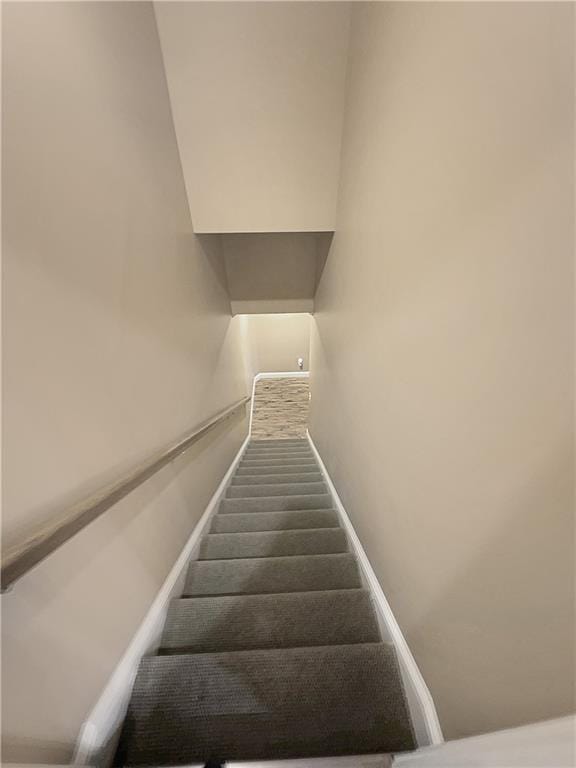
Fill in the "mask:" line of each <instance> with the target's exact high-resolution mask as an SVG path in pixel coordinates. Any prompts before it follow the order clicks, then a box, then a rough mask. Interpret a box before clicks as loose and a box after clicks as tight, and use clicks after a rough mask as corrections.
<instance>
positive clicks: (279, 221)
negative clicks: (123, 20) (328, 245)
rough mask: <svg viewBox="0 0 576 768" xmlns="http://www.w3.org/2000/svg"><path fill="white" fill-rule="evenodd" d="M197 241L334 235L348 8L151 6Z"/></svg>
mask: <svg viewBox="0 0 576 768" xmlns="http://www.w3.org/2000/svg"><path fill="white" fill-rule="evenodd" d="M155 8H156V16H157V19H158V26H159V30H160V37H161V40H162V50H163V54H164V61H165V64H166V72H167V77H168V85H169V88H170V95H171V101H172V109H173V113H174V122H175V125H176V133H177V136H178V142H179V147H180V155H181V158H182V166H183V169H184V176H185V179H186V188H187V191H188V199H189V201H190V209H191V211H192V220H193V222H194V230H195V231H196V232H292V231H300V230H301V231H315V230H330V229H333V228H334V215H335V209H336V195H337V186H338V170H339V159H340V139H341V128H342V110H343V103H344V80H345V69H346V55H347V43H348V22H349V6H348V4H347V3H339V2H335V3H331V2H327V3H317V2H302V3H293V2H278V3H276V2H274V3H260V2H246V3H244V2H243V3H235V2H232V3H230V2H223V3H180V2H161V3H155Z"/></svg>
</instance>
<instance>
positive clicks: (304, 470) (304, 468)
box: [234, 463, 318, 479]
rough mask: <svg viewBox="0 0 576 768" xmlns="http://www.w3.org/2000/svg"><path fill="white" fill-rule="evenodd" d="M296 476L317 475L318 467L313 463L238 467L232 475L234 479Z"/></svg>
mask: <svg viewBox="0 0 576 768" xmlns="http://www.w3.org/2000/svg"><path fill="white" fill-rule="evenodd" d="M296 472H297V473H298V474H310V473H312V474H317V473H318V465H317V464H315V463H310V464H305V465H302V464H289V465H288V466H286V465H281V466H274V465H273V466H264V467H261V466H255V467H250V466H248V467H243V466H242V465H240V466H239V467H238V469H237V470H236V474H235V475H234V479H236V478H240V477H244V476H245V475H276V474H278V475H284V474H286V475H289V474H293V473H296Z"/></svg>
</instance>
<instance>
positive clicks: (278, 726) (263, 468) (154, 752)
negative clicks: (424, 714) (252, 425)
mask: <svg viewBox="0 0 576 768" xmlns="http://www.w3.org/2000/svg"><path fill="white" fill-rule="evenodd" d="M415 746H416V745H415V742H414V736H413V731H412V726H411V722H410V718H409V714H408V710H407V707H406V701H405V698H404V693H403V689H402V684H401V681H400V676H399V671H398V664H397V660H396V656H395V652H394V650H393V648H392V646H390V645H387V644H385V643H383V642H382V640H381V638H380V633H379V630H378V625H377V623H376V618H375V615H374V610H373V607H372V604H371V600H370V595H369V593H368V592H367V590H366V589H364V588H363V587H362V582H361V580H360V575H359V571H358V566H357V563H356V560H355V558H354V556H353V555H352V554H351V553H350V552H349V551H348V542H347V538H346V534H345V532H344V530H343V529H342V528H341V527H340V524H339V519H338V514H337V512H336V511H335V510H334V509H333V504H332V497H331V495H330V494H329V492H328V489H327V487H326V485H325V483H324V481H323V477H322V474H321V472H320V468H319V467H318V464H317V462H316V460H315V459H314V456H313V454H312V452H311V450H310V447H309V444H308V442H307V441H306V440H266V441H263V440H259V441H251V442H250V443H249V445H248V448H247V449H246V452H245V453H244V455H243V457H242V461H241V462H240V464H239V467H238V469H237V471H236V474H235V475H234V477H233V479H232V481H231V483H230V485H229V486H228V488H227V491H226V498H225V499H224V500H223V501H222V502H221V503H220V508H219V511H218V514H217V515H215V517H214V518H213V521H212V524H211V527H210V533H208V534H207V535H206V536H205V537H204V540H203V541H202V543H201V547H200V554H199V559H198V560H196V561H194V562H192V563H191V565H190V568H189V571H188V575H187V580H186V586H185V589H184V594H183V596H182V598H180V599H178V600H175V601H174V602H173V604H172V605H171V607H170V611H169V614H168V618H167V621H166V626H165V629H164V634H163V637H162V641H161V646H160V649H159V651H158V655H157V656H151V657H147V658H145V659H144V660H143V661H142V664H141V667H140V670H139V672H138V675H137V678H136V682H135V685H134V690H133V694H132V699H131V702H130V706H129V710H128V714H127V717H126V721H125V724H124V729H123V732H122V735H121V739H120V745H119V749H118V752H117V755H116V764H117V765H126V766H129V765H134V766H136V765H146V766H167V765H178V764H190V763H205V762H206V761H208V760H209V759H212V760H216V761H230V760H266V759H281V758H298V757H320V756H335V755H346V754H363V753H364V754H365V753H371V752H382V753H390V752H399V751H402V750H409V749H414V748H415Z"/></svg>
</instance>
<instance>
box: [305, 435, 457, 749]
mask: <svg viewBox="0 0 576 768" xmlns="http://www.w3.org/2000/svg"><path fill="white" fill-rule="evenodd" d="M306 434H307V436H308V442H309V443H310V447H311V448H312V452H313V453H314V456H315V457H316V460H317V461H318V464H319V466H320V469H321V471H322V474H323V475H324V479H325V482H326V484H327V486H328V489H329V491H330V493H331V494H332V497H333V499H334V505H335V507H336V509H337V510H338V513H339V515H340V519H341V521H342V526H343V527H344V529H345V530H346V533H347V534H348V538H349V540H350V544H351V546H352V550H353V552H354V554H355V556H356V558H357V560H358V564H359V566H360V571H361V575H362V578H363V581H364V583H365V586H366V587H367V588H368V589H369V590H370V594H371V596H372V600H373V603H374V607H375V609H376V615H377V617H378V623H379V624H380V630H381V632H382V635H383V638H384V640H386V641H388V642H391V643H392V644H393V645H394V647H395V649H396V653H397V655H398V661H399V664H400V671H401V674H402V681H403V683H404V689H405V692H406V699H407V701H408V708H409V710H410V716H411V718H412V724H413V726H414V731H415V735H416V741H417V743H418V746H419V747H428V746H431V745H437V744H442V743H443V742H444V737H443V735H442V729H441V727H440V721H439V720H438V715H437V713H436V707H435V706H434V701H433V699H432V695H431V694H430V691H429V689H428V686H427V685H426V683H425V681H424V678H423V677H422V673H421V672H420V670H419V669H418V665H417V664H416V661H415V659H414V656H413V655H412V651H411V650H410V648H409V646H408V643H407V642H406V638H405V637H404V635H403V634H402V630H401V629H400V625H399V624H398V622H397V621H396V617H395V616H394V613H393V612H392V608H391V607H390V603H389V602H388V600H387V599H386V595H385V594H384V591H383V589H382V587H381V585H380V582H379V581H378V578H377V577H376V574H375V573H374V569H373V568H372V566H371V564H370V561H369V560H368V556H367V555H366V552H365V551H364V547H363V546H362V543H361V542H360V539H359V538H358V535H357V533H356V531H355V530H354V526H353V525H352V521H351V520H350V518H349V517H348V513H347V512H346V510H345V509H344V505H343V504H342V501H341V500H340V497H339V496H338V492H337V490H336V488H335V486H334V483H333V482H332V479H331V477H330V475H329V474H328V470H327V469H326V467H325V465H324V462H323V461H322V458H321V456H320V454H319V453H318V449H317V448H316V446H315V444H314V441H313V440H312V437H311V436H310V433H309V432H308V430H307V431H306Z"/></svg>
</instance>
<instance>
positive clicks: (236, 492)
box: [226, 480, 328, 499]
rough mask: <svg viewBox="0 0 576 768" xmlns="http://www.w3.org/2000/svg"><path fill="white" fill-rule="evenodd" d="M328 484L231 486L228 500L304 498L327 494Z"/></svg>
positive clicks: (227, 494) (228, 489)
mask: <svg viewBox="0 0 576 768" xmlns="http://www.w3.org/2000/svg"><path fill="white" fill-rule="evenodd" d="M327 491H328V489H327V487H326V484H325V483H324V482H322V481H321V480H320V481H318V482H310V483H307V482H299V483H264V484H262V485H255V484H248V485H241V484H236V485H229V486H228V488H227V489H226V498H227V499H248V498H254V497H257V496H295V495H298V496H302V495H304V494H315V493H327Z"/></svg>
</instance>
